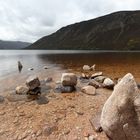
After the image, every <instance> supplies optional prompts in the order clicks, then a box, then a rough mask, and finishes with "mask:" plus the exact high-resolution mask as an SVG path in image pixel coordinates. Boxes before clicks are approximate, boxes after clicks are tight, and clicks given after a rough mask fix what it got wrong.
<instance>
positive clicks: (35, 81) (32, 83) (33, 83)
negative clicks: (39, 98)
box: [26, 75, 40, 90]
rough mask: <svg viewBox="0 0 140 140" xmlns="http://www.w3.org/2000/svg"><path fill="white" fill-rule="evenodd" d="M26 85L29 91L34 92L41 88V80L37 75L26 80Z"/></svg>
mask: <svg viewBox="0 0 140 140" xmlns="http://www.w3.org/2000/svg"><path fill="white" fill-rule="evenodd" d="M26 85H27V87H28V88H29V90H33V89H35V88H37V87H39V86H40V81H39V78H38V77H37V76H36V75H33V76H30V77H29V78H28V79H27V80H26Z"/></svg>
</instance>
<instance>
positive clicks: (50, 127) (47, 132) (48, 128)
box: [43, 124, 58, 136]
mask: <svg viewBox="0 0 140 140" xmlns="http://www.w3.org/2000/svg"><path fill="white" fill-rule="evenodd" d="M57 130H58V127H57V126H56V125H54V124H47V125H46V126H45V127H44V129H43V134H44V135H45V136H49V135H51V134H52V133H53V132H55V131H57Z"/></svg>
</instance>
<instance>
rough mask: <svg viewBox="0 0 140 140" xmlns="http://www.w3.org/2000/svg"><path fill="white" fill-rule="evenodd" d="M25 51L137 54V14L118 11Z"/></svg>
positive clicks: (139, 25) (139, 24)
mask: <svg viewBox="0 0 140 140" xmlns="http://www.w3.org/2000/svg"><path fill="white" fill-rule="evenodd" d="M27 49H49V50H54V49H59V50H61V49H70V50H77V49H82V50H84V49H85V50H140V11H120V12H115V13H111V14H109V15H105V16H102V17H99V18H95V19H92V20H88V21H83V22H80V23H75V24H72V25H68V26H66V27H63V28H61V29H60V30H58V31H57V32H55V33H53V34H51V35H49V36H45V37H43V38H41V39H39V40H38V41H36V42H35V43H33V44H32V45H30V46H29V47H28V48H27Z"/></svg>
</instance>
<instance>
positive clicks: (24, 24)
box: [0, 0, 140, 42]
mask: <svg viewBox="0 0 140 140" xmlns="http://www.w3.org/2000/svg"><path fill="white" fill-rule="evenodd" d="M139 4H140V2H139V0H117V1H116V0H98V1H97V0H83V1H82V0H69V1H66V0H0V5H1V7H0V17H1V18H0V39H4V40H22V41H29V42H33V41H36V40H37V39H39V38H41V37H42V36H46V35H48V34H51V33H53V32H55V31H56V30H58V29H59V28H61V27H62V26H65V25H67V24H71V23H75V22H79V21H82V20H87V19H91V18H95V17H98V16H101V15H105V14H108V13H111V12H114V11H119V10H135V9H138V8H139Z"/></svg>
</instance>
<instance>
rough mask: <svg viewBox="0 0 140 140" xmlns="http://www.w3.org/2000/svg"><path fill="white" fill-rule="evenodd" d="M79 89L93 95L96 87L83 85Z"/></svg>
mask: <svg viewBox="0 0 140 140" xmlns="http://www.w3.org/2000/svg"><path fill="white" fill-rule="evenodd" d="M81 91H82V92H83V93H85V94H87V95H95V94H96V89H95V87H93V86H90V85H89V86H85V87H83V88H82V89H81Z"/></svg>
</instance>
